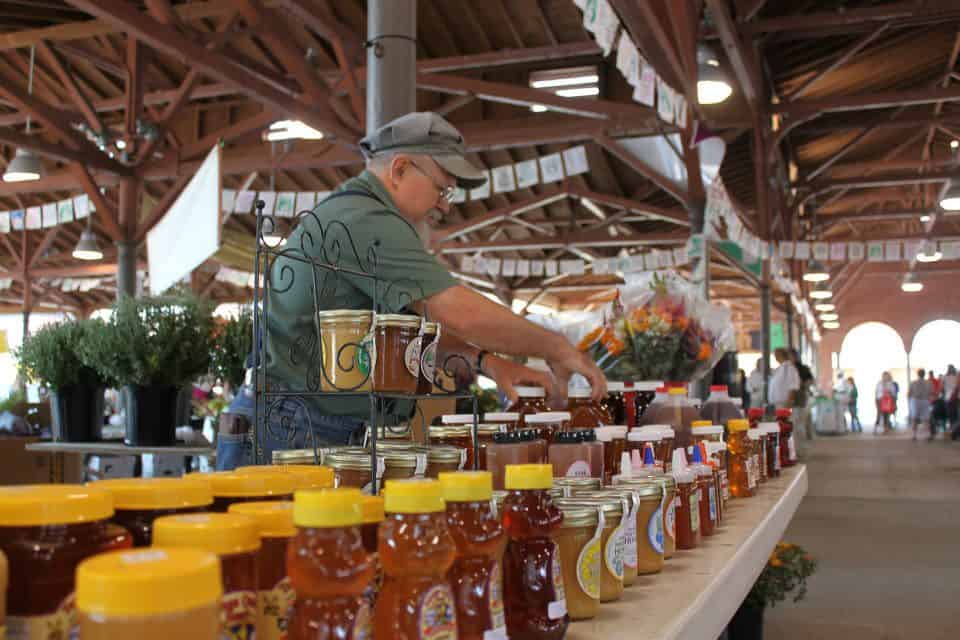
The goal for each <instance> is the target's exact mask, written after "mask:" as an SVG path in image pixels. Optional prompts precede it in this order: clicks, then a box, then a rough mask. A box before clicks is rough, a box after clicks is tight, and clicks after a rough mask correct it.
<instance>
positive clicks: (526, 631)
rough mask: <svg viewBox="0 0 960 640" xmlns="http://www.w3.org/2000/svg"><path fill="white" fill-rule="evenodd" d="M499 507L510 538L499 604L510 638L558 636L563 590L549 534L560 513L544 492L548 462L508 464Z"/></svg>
mask: <svg viewBox="0 0 960 640" xmlns="http://www.w3.org/2000/svg"><path fill="white" fill-rule="evenodd" d="M504 484H505V486H506V488H507V495H506V497H505V498H504V500H503V506H502V508H501V512H502V518H503V526H504V528H505V529H506V532H507V537H508V539H509V542H508V543H507V550H506V552H505V553H504V555H503V589H504V604H505V608H506V613H507V631H508V632H509V634H510V637H512V638H537V639H540V640H561V639H562V638H563V637H564V635H566V632H567V626H568V625H569V624H570V617H569V616H568V615H567V600H566V590H565V588H564V581H563V571H562V569H561V566H560V550H559V547H558V546H557V543H556V542H555V540H554V536H555V535H556V534H557V532H558V531H559V529H560V526H561V524H562V522H563V513H561V511H560V510H559V509H558V508H557V506H556V505H555V504H554V502H553V499H552V498H551V497H550V494H549V491H550V489H551V487H552V486H553V468H552V467H551V466H550V465H548V464H518V465H511V466H508V467H507V473H506V478H505V480H504Z"/></svg>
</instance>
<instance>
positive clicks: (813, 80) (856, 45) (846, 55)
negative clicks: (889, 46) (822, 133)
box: [785, 22, 890, 100]
mask: <svg viewBox="0 0 960 640" xmlns="http://www.w3.org/2000/svg"><path fill="white" fill-rule="evenodd" d="M889 27H890V23H889V22H884V23H882V24H881V25H880V26H879V27H877V28H876V29H874V30H873V31H871V32H870V33H868V34H866V35H864V36H863V37H861V38H858V39H857V40H855V41H854V42H852V43H851V44H850V46H848V47H847V48H846V49H845V50H844V51H843V52H842V53H841V54H840V55H839V56H837V57H836V58H835V59H834V60H833V62H831V63H830V64H828V65H827V66H825V67H823V68H818V69H816V70H815V71H814V73H813V75H811V76H810V77H809V78H808V79H807V80H806V81H805V82H804V83H803V84H801V85H800V86H799V87H797V88H796V89H794V90H793V91H792V92H790V95H789V96H785V98H786V99H787V100H796V99H797V98H799V97H801V96H802V95H803V94H805V93H806V92H807V91H809V90H810V88H811V87H812V86H813V85H815V84H817V83H818V82H820V81H821V80H823V79H824V78H825V77H827V76H828V75H830V74H831V73H833V72H834V71H836V70H837V69H839V68H840V67H842V66H843V65H845V64H847V62H849V61H850V60H851V59H853V57H854V56H855V55H857V54H858V53H860V52H861V51H863V50H864V49H866V48H867V47H868V46H870V45H871V44H872V43H873V42H874V41H875V40H876V39H877V38H879V37H880V36H882V35H883V34H884V33H886V31H887V29H888V28H889Z"/></svg>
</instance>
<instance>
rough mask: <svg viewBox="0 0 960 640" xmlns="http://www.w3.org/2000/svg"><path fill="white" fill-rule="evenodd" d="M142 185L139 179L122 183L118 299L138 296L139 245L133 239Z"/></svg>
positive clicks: (118, 201) (118, 203)
mask: <svg viewBox="0 0 960 640" xmlns="http://www.w3.org/2000/svg"><path fill="white" fill-rule="evenodd" d="M142 184H143V183H142V182H141V181H140V180H139V179H138V178H124V179H122V180H121V181H120V189H119V196H118V198H117V215H118V217H119V223H120V229H121V230H122V231H123V239H121V240H119V241H117V298H120V297H121V296H125V295H127V296H131V297H136V295H137V244H136V242H135V241H134V240H133V237H134V234H135V233H136V229H137V219H138V218H139V213H140V189H141V186H142Z"/></svg>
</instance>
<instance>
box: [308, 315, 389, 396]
mask: <svg viewBox="0 0 960 640" xmlns="http://www.w3.org/2000/svg"><path fill="white" fill-rule="evenodd" d="M372 321H373V313H372V312H370V311H363V310H355V309H329V310H322V311H318V312H317V323H318V324H319V326H320V349H321V358H322V363H321V367H322V370H321V373H320V390H321V391H326V392H330V391H357V392H359V391H370V389H371V379H370V363H371V362H372V361H374V359H375V356H374V353H373V343H372V341H371V339H370V324H371V322H372Z"/></svg>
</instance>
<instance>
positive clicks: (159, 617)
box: [22, 548, 260, 640]
mask: <svg viewBox="0 0 960 640" xmlns="http://www.w3.org/2000/svg"><path fill="white" fill-rule="evenodd" d="M222 595H223V586H222V584H221V578H220V563H219V561H218V560H217V557H216V556H215V555H214V554H212V553H209V552H206V551H201V550H199V549H158V548H154V549H139V550H136V551H113V552H110V553H104V554H101V555H98V556H94V557H92V558H88V559H87V560H84V561H83V562H82V563H80V566H79V567H77V614H78V617H79V619H80V637H81V638H83V640H117V639H118V638H136V639H137V640H170V639H171V638H191V639H196V640H216V639H217V637H218V636H217V634H218V632H219V628H220V618H219V615H220V606H219V603H220V598H221V597H222ZM22 637H27V636H22ZM29 637H34V638H39V637H43V638H54V637H61V638H66V637H67V636H55V635H49V634H47V633H44V634H43V635H42V636H40V635H35V636H29ZM258 637H260V636H258Z"/></svg>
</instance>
